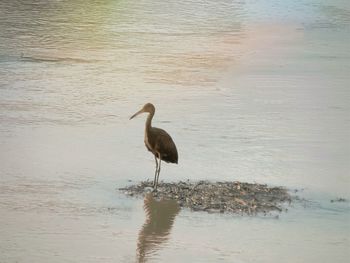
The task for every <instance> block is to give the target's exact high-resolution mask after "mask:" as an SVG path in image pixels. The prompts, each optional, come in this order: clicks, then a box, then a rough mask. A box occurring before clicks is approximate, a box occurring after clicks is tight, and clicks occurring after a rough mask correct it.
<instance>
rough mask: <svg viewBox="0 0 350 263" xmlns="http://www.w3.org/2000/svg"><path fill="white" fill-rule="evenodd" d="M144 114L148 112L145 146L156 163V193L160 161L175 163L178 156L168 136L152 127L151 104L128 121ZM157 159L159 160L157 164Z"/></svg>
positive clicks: (154, 183)
mask: <svg viewBox="0 0 350 263" xmlns="http://www.w3.org/2000/svg"><path fill="white" fill-rule="evenodd" d="M144 112H148V117H147V120H146V127H145V145H146V148H147V149H148V150H149V151H150V152H151V153H153V155H154V159H155V161H156V171H155V173H154V181H153V189H154V190H155V191H157V185H158V179H159V173H160V163H161V161H162V160H163V161H165V162H167V163H177V161H178V155H177V149H176V145H175V143H174V141H173V139H172V138H171V137H170V135H169V134H168V133H167V132H166V131H164V130H162V129H159V128H155V127H152V119H153V116H154V112H155V108H154V106H153V104H151V103H147V104H145V106H143V108H142V109H141V110H139V111H138V112H136V113H135V114H134V115H132V116H131V117H130V120H131V119H132V118H134V117H136V116H137V115H139V114H141V113H144ZM157 159H159V163H158V160H157Z"/></svg>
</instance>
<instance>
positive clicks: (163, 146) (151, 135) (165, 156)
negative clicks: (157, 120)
mask: <svg viewBox="0 0 350 263" xmlns="http://www.w3.org/2000/svg"><path fill="white" fill-rule="evenodd" d="M145 145H146V148H147V149H148V150H149V151H150V152H152V153H153V154H154V155H155V156H156V155H157V153H161V158H162V161H165V162H167V163H177V162H178V155H177V149H176V146H175V143H174V141H173V140H172V138H171V137H170V135H169V134H168V133H167V132H166V131H164V130H162V129H159V128H155V127H151V128H150V129H149V130H147V129H146V130H145ZM157 157H158V156H157Z"/></svg>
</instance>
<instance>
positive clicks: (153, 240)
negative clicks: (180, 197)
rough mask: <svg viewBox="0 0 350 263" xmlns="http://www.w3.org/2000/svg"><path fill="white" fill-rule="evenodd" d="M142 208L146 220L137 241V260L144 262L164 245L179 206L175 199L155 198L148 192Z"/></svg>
mask: <svg viewBox="0 0 350 263" xmlns="http://www.w3.org/2000/svg"><path fill="white" fill-rule="evenodd" d="M144 210H145V216H146V220H145V223H144V224H143V226H142V228H141V230H140V232H139V237H138V243H137V260H138V262H146V261H147V259H148V258H151V257H152V255H154V254H155V252H156V251H157V250H158V249H161V247H162V246H163V245H165V243H166V242H167V240H168V239H169V236H170V233H171V228H172V226H173V224H174V220H175V217H176V215H177V214H178V213H179V211H180V207H179V205H178V204H177V202H176V201H175V200H165V199H162V200H156V199H155V198H154V197H153V195H152V193H148V194H147V195H146V196H145V199H144Z"/></svg>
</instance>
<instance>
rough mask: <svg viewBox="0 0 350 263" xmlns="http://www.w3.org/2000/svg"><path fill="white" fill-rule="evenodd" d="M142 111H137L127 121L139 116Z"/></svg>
mask: <svg viewBox="0 0 350 263" xmlns="http://www.w3.org/2000/svg"><path fill="white" fill-rule="evenodd" d="M143 112H144V111H143V109H141V110H139V111H138V112H136V113H135V114H134V115H132V116H131V117H130V119H129V120H131V119H133V118H135V117H136V116H137V115H139V114H141V113H143Z"/></svg>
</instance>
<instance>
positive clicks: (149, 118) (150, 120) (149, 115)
mask: <svg viewBox="0 0 350 263" xmlns="http://www.w3.org/2000/svg"><path fill="white" fill-rule="evenodd" d="M153 116H154V112H150V113H149V114H148V116H147V120H146V130H147V131H148V130H150V129H151V128H152V119H153Z"/></svg>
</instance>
